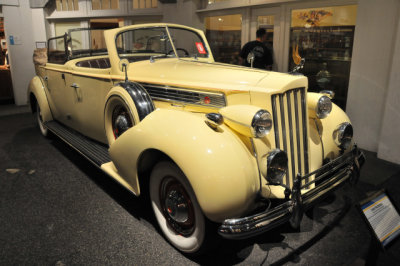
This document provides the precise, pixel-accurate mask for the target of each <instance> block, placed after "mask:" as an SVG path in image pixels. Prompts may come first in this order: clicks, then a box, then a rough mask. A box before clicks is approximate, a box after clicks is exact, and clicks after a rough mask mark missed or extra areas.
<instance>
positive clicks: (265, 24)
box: [257, 16, 274, 51]
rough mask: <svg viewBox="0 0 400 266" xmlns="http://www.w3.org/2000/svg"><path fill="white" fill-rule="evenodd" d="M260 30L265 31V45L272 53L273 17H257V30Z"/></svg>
mask: <svg viewBox="0 0 400 266" xmlns="http://www.w3.org/2000/svg"><path fill="white" fill-rule="evenodd" d="M261 28H263V29H265V30H266V31H267V40H266V41H265V45H266V46H267V47H268V48H269V49H270V50H271V51H272V48H273V47H274V16H258V17H257V29H261Z"/></svg>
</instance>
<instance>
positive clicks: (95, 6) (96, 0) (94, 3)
mask: <svg viewBox="0 0 400 266" xmlns="http://www.w3.org/2000/svg"><path fill="white" fill-rule="evenodd" d="M92 9H93V10H99V9H101V5H100V0H92Z"/></svg>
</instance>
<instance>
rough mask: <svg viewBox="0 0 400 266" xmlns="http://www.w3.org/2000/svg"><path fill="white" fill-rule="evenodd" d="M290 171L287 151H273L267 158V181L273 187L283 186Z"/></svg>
mask: <svg viewBox="0 0 400 266" xmlns="http://www.w3.org/2000/svg"><path fill="white" fill-rule="evenodd" d="M287 169H288V158H287V154H286V152H285V151H281V150H280V149H275V150H272V151H271V152H269V153H268V156H267V177H266V179H267V181H268V182H269V183H270V184H271V185H280V184H282V180H283V177H284V176H285V174H286V172H287Z"/></svg>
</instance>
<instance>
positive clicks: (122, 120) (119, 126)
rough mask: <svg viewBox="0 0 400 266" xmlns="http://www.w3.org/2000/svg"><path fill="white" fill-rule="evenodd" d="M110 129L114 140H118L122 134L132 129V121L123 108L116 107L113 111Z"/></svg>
mask: <svg viewBox="0 0 400 266" xmlns="http://www.w3.org/2000/svg"><path fill="white" fill-rule="evenodd" d="M112 127H113V133H114V137H115V138H118V137H119V136H121V135H122V133H124V132H125V131H126V130H128V129H129V128H130V127H132V120H131V118H130V116H129V114H128V111H127V110H126V108H125V107H124V106H117V107H116V108H115V109H114V112H113V115H112Z"/></svg>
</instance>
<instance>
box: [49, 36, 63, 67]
mask: <svg viewBox="0 0 400 266" xmlns="http://www.w3.org/2000/svg"><path fill="white" fill-rule="evenodd" d="M66 39H67V35H64V36H59V37H55V38H50V39H49V41H48V45H47V47H48V52H47V58H48V62H49V63H53V64H65V62H67V60H68V50H67V46H66Z"/></svg>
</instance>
